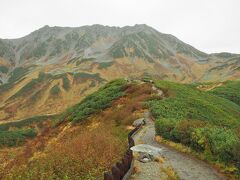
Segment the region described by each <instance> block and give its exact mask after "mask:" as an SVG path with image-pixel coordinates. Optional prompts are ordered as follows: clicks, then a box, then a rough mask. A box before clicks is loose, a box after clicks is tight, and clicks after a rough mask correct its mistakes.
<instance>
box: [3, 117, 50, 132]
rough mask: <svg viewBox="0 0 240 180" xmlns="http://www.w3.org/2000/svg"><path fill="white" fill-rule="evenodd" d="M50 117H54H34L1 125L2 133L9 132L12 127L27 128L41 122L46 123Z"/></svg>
mask: <svg viewBox="0 0 240 180" xmlns="http://www.w3.org/2000/svg"><path fill="white" fill-rule="evenodd" d="M50 117H53V116H34V117H30V118H27V119H24V120H21V121H15V122H9V123H5V124H0V131H8V130H9V128H10V127H15V128H22V127H25V126H29V125H31V124H33V123H39V122H42V121H45V120H47V119H49V118H50Z"/></svg>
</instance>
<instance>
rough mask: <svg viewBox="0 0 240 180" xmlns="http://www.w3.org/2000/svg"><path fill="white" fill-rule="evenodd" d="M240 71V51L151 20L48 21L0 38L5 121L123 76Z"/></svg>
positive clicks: (211, 77)
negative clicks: (191, 39) (204, 47)
mask: <svg viewBox="0 0 240 180" xmlns="http://www.w3.org/2000/svg"><path fill="white" fill-rule="evenodd" d="M148 75H150V76H153V77H158V78H160V79H167V80H173V81H177V82H184V83H185V82H201V81H224V80H228V79H237V78H239V77H240V55H238V54H230V53H219V54H207V53H204V52H201V51H199V50H197V49H196V48H194V47H192V46H190V45H188V44H186V43H184V42H182V41H181V40H179V39H177V38H176V37H174V36H172V35H169V34H163V33H160V32H158V31H157V30H155V29H153V28H151V27H149V26H147V25H135V26H125V27H122V28H120V27H109V26H102V25H92V26H82V27H75V28H71V27H49V26H44V27H42V28H41V29H39V30H37V31H34V32H32V33H31V34H29V35H27V36H25V37H22V38H19V39H0V84H2V85H0V101H1V103H0V120H9V119H21V118H26V117H29V116H33V115H41V114H51V115H52V114H55V113H58V112H61V111H62V110H63V109H66V108H67V107H69V106H71V105H74V104H76V103H77V102H79V100H80V99H82V98H83V97H84V96H86V95H87V94H89V93H90V92H93V91H95V90H96V89H98V87H99V86H100V85H101V84H103V83H105V82H107V81H110V80H112V79H115V78H118V77H126V78H139V77H144V76H148Z"/></svg>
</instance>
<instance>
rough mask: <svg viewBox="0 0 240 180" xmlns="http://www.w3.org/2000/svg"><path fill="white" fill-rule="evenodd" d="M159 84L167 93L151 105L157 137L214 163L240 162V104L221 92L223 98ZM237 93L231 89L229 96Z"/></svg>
mask: <svg viewBox="0 0 240 180" xmlns="http://www.w3.org/2000/svg"><path fill="white" fill-rule="evenodd" d="M236 83H237V82H236ZM155 84H156V86H157V87H158V88H160V89H162V90H163V91H164V92H165V94H167V97H166V98H164V99H163V100H158V99H153V100H151V101H149V102H148V105H149V107H150V109H151V111H152V114H153V116H154V117H155V118H156V124H155V127H156V133H157V134H159V135H161V136H162V137H164V138H166V139H170V140H173V141H175V142H180V143H183V144H185V145H188V146H190V147H192V148H193V149H195V150H196V151H198V152H202V153H204V154H205V156H206V157H207V158H208V159H210V160H213V161H221V162H225V163H228V164H232V163H234V164H238V163H239V162H240V157H239V151H240V140H239V138H240V136H239V127H240V106H239V105H237V104H235V103H234V102H232V101H229V100H228V98H227V99H225V98H223V97H229V96H227V95H226V96H225V95H221V93H220V92H218V95H219V94H220V95H219V96H222V97H219V96H216V95H214V94H213V93H212V92H204V91H200V90H198V89H196V88H194V87H193V86H191V85H187V84H178V83H173V82H166V81H157V82H155ZM231 85H232V84H231ZM227 87H228V88H230V87H229V86H227ZM234 91H235V89H231V88H230V90H229V93H231V92H234ZM216 92H217V89H216ZM216 94H217V93H216Z"/></svg>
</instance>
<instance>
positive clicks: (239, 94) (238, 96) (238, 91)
mask: <svg viewBox="0 0 240 180" xmlns="http://www.w3.org/2000/svg"><path fill="white" fill-rule="evenodd" d="M212 93H213V94H215V95H217V96H220V97H223V98H225V99H228V100H230V101H232V102H234V103H236V104H238V105H240V81H227V82H226V83H225V84H224V85H223V86H220V87H216V88H215V89H213V90H212Z"/></svg>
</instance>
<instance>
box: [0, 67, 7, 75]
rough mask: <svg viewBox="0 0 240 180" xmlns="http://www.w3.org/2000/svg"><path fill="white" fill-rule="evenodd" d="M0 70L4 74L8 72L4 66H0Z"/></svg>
mask: <svg viewBox="0 0 240 180" xmlns="http://www.w3.org/2000/svg"><path fill="white" fill-rule="evenodd" d="M0 72H2V73H5V74H6V73H7V72H8V67H6V66H0Z"/></svg>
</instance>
